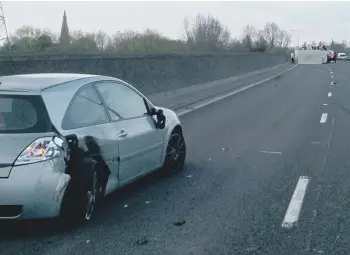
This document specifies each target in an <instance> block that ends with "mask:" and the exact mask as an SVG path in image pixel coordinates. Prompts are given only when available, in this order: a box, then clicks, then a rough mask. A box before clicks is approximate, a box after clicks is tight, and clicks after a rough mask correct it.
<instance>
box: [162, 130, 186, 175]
mask: <svg viewBox="0 0 350 255" xmlns="http://www.w3.org/2000/svg"><path fill="white" fill-rule="evenodd" d="M185 159H186V142H185V139H184V137H183V134H182V133H181V132H179V131H173V133H172V134H171V136H170V139H169V142H168V146H167V148H166V155H165V160H164V169H165V171H166V172H167V173H175V172H179V171H181V170H182V169H183V167H184V165H185Z"/></svg>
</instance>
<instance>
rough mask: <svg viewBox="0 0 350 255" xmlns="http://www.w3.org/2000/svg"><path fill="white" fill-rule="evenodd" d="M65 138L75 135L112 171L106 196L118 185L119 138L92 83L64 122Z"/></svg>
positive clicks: (80, 92)
mask: <svg viewBox="0 0 350 255" xmlns="http://www.w3.org/2000/svg"><path fill="white" fill-rule="evenodd" d="M62 129H63V130H64V131H63V135H65V136H69V135H76V136H77V138H78V143H79V147H80V148H82V149H83V150H85V151H88V152H89V153H91V154H97V155H98V156H101V157H102V159H103V160H104V161H105V163H106V164H107V165H108V167H109V170H110V172H111V173H110V176H109V181H108V183H107V188H106V193H110V192H111V191H113V190H114V189H115V188H116V187H117V185H118V178H117V173H118V162H117V158H118V139H117V137H116V136H115V135H114V133H115V132H114V127H113V126H112V125H111V123H110V120H109V119H108V115H107V112H106V109H105V108H104V105H103V103H102V100H101V98H100V97H99V95H98V93H97V92H96V90H95V88H94V87H93V85H92V84H87V85H84V86H83V87H82V88H81V89H79V90H78V91H77V93H76V94H75V96H74V97H73V99H72V101H71V103H70V104H69V106H68V109H67V111H66V114H65V116H64V118H63V121H62Z"/></svg>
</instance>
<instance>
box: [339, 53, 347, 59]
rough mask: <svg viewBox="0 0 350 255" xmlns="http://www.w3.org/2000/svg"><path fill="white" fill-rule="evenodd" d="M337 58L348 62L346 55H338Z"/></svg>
mask: <svg viewBox="0 0 350 255" xmlns="http://www.w3.org/2000/svg"><path fill="white" fill-rule="evenodd" d="M337 58H338V59H339V60H346V55H345V53H338V56H337Z"/></svg>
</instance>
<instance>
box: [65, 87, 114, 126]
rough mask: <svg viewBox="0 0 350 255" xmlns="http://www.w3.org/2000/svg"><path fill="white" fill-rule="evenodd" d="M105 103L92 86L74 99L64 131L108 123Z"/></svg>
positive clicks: (84, 89) (66, 116) (80, 92)
mask: <svg viewBox="0 0 350 255" xmlns="http://www.w3.org/2000/svg"><path fill="white" fill-rule="evenodd" d="M108 121H109V119H108V116H107V113H106V110H105V108H104V106H103V103H102V101H101V99H100V97H99V96H98V94H97V92H96V91H95V89H94V88H93V86H92V85H91V84H89V85H86V86H85V87H84V88H83V89H82V90H80V91H78V94H77V95H76V96H75V97H74V98H73V101H72V102H71V104H70V106H69V108H68V110H67V112H66V114H65V116H64V119H63V122H62V128H63V129H75V128H82V127H87V126H93V125H98V124H103V123H106V122H108Z"/></svg>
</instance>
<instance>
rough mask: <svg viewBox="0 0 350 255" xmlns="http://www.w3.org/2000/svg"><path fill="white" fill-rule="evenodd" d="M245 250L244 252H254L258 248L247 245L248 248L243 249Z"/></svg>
mask: <svg viewBox="0 0 350 255" xmlns="http://www.w3.org/2000/svg"><path fill="white" fill-rule="evenodd" d="M245 250H246V252H255V251H257V250H258V247H256V246H252V247H249V248H247V249H245Z"/></svg>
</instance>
